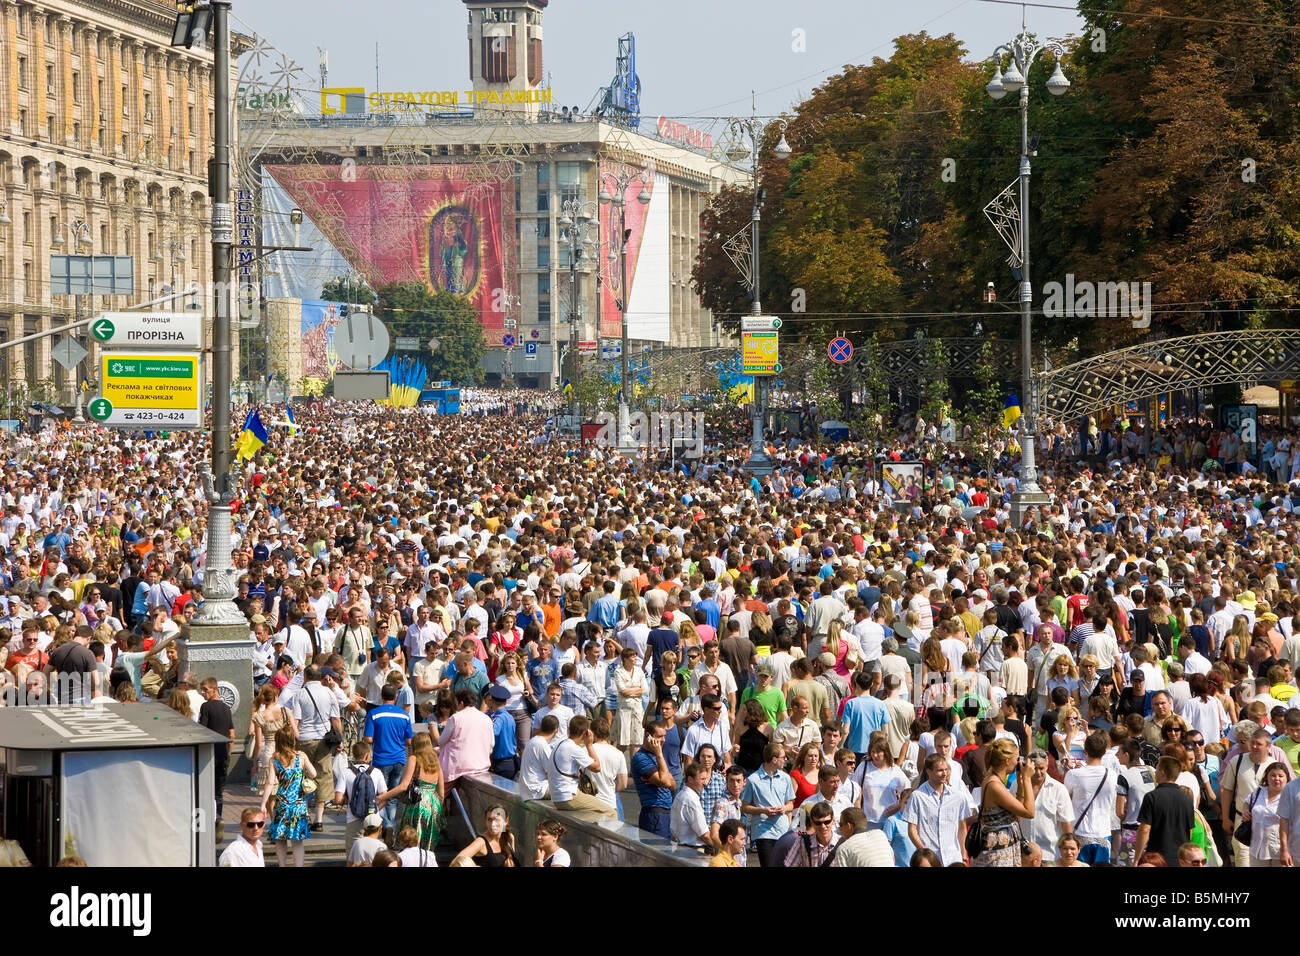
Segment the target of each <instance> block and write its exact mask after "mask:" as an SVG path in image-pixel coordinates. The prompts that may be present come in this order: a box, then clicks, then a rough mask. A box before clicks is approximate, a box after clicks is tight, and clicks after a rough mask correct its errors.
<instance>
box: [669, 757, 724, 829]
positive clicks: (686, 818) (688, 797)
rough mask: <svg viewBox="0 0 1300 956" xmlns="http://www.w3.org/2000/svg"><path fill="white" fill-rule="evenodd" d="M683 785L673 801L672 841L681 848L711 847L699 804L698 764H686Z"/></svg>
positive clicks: (700, 786)
mask: <svg viewBox="0 0 1300 956" xmlns="http://www.w3.org/2000/svg"><path fill="white" fill-rule="evenodd" d="M683 774H684V777H683V783H684V784H685V786H684V787H682V788H681V789H680V790H679V791H677V796H676V798H675V799H674V800H673V806H672V818H671V820H670V822H669V826H670V829H671V831H672V835H673V839H674V840H675V841H676V842H677V843H680V844H681V845H682V846H687V847H699V848H703V847H707V846H713V837H712V835H711V834H710V832H709V829H710V828H709V823H708V821H707V820H705V819H704V805H703V804H702V803H700V790H701V789H703V785H702V784H701V783H700V767H699V764H696V763H690V764H687V766H686V769H685V770H684V771H683Z"/></svg>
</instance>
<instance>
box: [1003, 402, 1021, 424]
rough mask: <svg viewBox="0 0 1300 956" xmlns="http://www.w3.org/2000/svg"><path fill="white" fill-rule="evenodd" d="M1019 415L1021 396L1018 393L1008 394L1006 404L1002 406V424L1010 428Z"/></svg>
mask: <svg viewBox="0 0 1300 956" xmlns="http://www.w3.org/2000/svg"><path fill="white" fill-rule="evenodd" d="M1019 417H1020V398H1019V396H1017V395H1008V396H1007V401H1006V404H1005V405H1004V406H1003V407H1002V424H1003V425H1004V426H1005V427H1007V428H1010V427H1011V426H1012V424H1013V423H1014V422H1015V421H1016V419H1018V418H1019Z"/></svg>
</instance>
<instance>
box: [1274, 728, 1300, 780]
mask: <svg viewBox="0 0 1300 956" xmlns="http://www.w3.org/2000/svg"><path fill="white" fill-rule="evenodd" d="M1274 745H1275V746H1276V747H1277V749H1278V750H1280V751H1282V753H1284V754H1286V759H1287V760H1289V761H1291V770H1292V771H1293V772H1294V773H1296V774H1297V775H1300V744H1298V743H1296V742H1295V741H1294V740H1292V739H1291V738H1290V737H1288V736H1287V735H1286V734H1283V735H1282V736H1281V737H1279V738H1278V739H1277V740H1275V741H1274Z"/></svg>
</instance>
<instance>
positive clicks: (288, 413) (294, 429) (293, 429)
mask: <svg viewBox="0 0 1300 956" xmlns="http://www.w3.org/2000/svg"><path fill="white" fill-rule="evenodd" d="M284 416H285V418H287V419H288V420H289V434H290V435H296V434H298V423H297V422H296V421H295V420H294V417H293V406H291V405H290V404H289V403H288V402H285V403H284Z"/></svg>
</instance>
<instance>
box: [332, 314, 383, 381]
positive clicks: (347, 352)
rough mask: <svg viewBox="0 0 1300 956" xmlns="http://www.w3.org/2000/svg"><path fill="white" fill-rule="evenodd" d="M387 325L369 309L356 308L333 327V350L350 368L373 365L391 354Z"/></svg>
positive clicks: (372, 366)
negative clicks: (357, 309) (359, 310)
mask: <svg viewBox="0 0 1300 956" xmlns="http://www.w3.org/2000/svg"><path fill="white" fill-rule="evenodd" d="M390 343H391V340H390V339H389V337H388V327H387V326H386V325H384V323H383V322H380V321H379V320H378V319H377V318H375V316H374V314H373V313H370V312H353V313H351V314H349V315H348V316H347V317H346V318H344V319H340V320H339V324H338V325H337V326H336V327H335V329H334V352H335V354H336V355H338V357H339V361H340V362H342V363H343V364H344V365H346V366H347V367H348V368H351V369H358V370H364V369H368V368H374V367H375V366H376V365H378V364H379V363H380V362H382V361H383V360H384V359H385V358H386V357H387V356H388V346H389V345H390Z"/></svg>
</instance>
